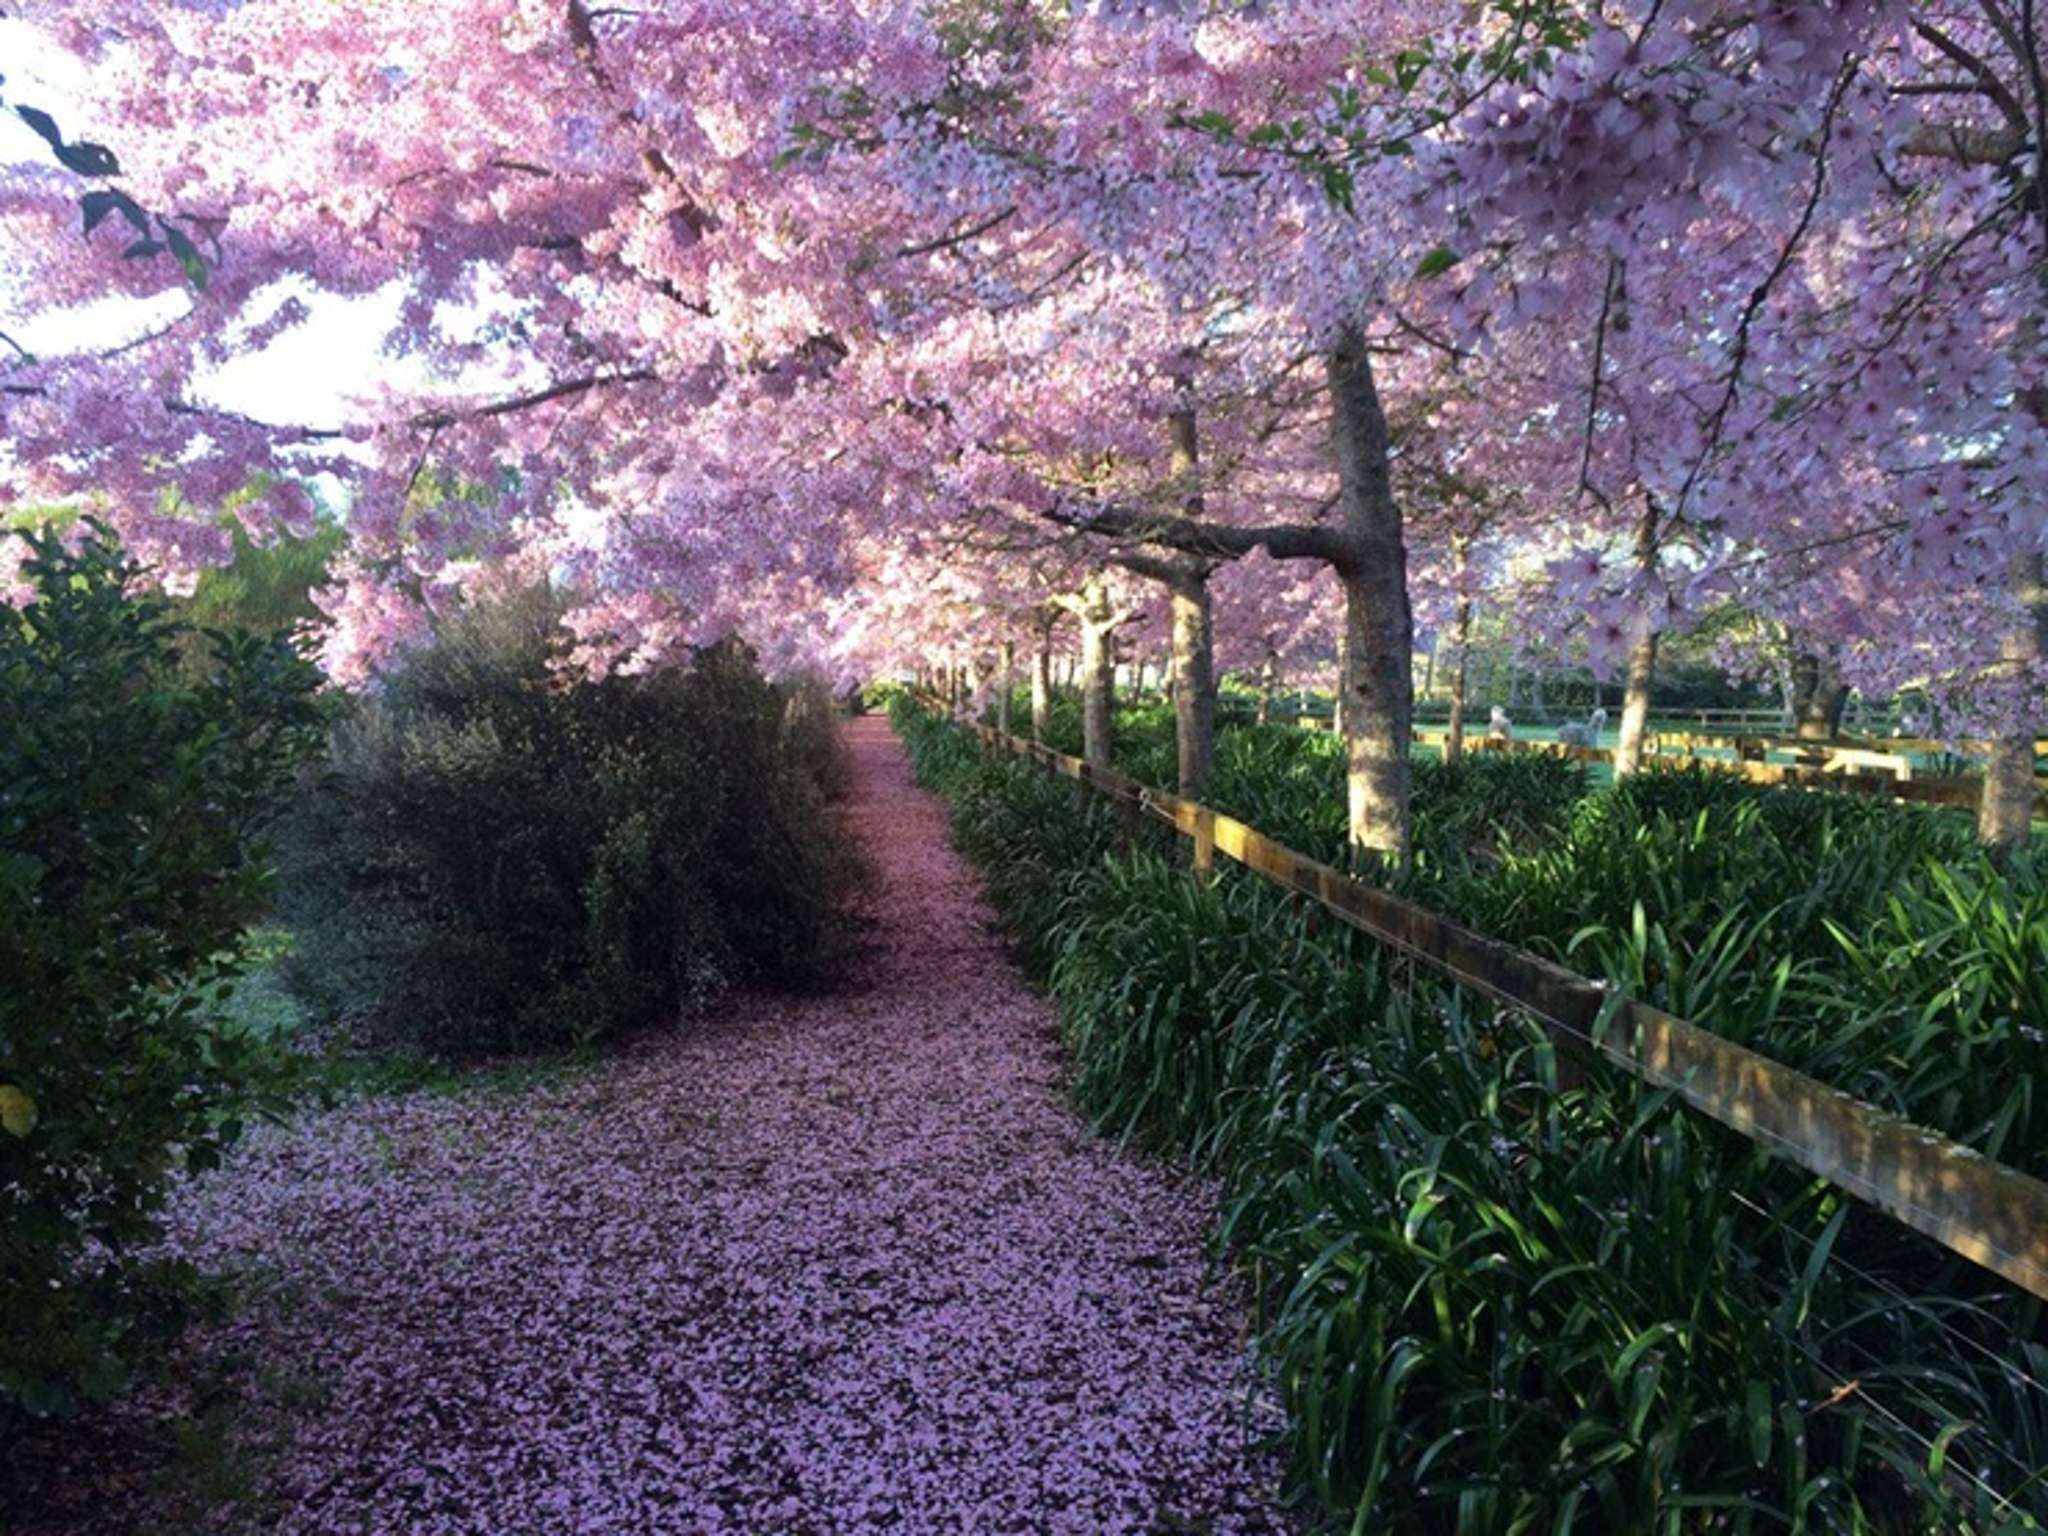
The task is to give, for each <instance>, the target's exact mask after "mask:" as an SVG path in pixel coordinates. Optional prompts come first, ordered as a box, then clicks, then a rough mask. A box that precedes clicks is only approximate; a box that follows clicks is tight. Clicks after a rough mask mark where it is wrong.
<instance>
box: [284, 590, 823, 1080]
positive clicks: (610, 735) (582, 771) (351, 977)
mask: <svg viewBox="0 0 2048 1536" xmlns="http://www.w3.org/2000/svg"><path fill="white" fill-rule="evenodd" d="M554 618H555V613H554V609H553V608H552V606H551V604H550V601H549V599H548V598H547V597H546V596H545V595H544V594H539V593H534V594H528V595H526V596H524V597H521V598H518V599H515V600H511V601H508V602H506V603H503V604H500V605H497V606H492V607H485V608H479V609H474V610H470V611H467V612H464V613H462V614H460V615H458V616H456V617H455V618H454V619H452V620H451V621H450V622H449V623H448V624H447V625H445V626H444V628H443V630H442V632H441V634H440V637H439V638H438V639H437V640H436V642H435V643H434V644H433V645H431V646H430V647H427V648H425V649H423V650H421V651H420V652H419V653H417V654H416V655H414V656H413V657H412V658H411V659H410V660H409V661H408V663H407V665H406V666H405V668H404V669H403V670H402V671H401V672H399V673H398V674H397V675H396V676H395V677H393V678H392V679H390V680H389V683H388V685H387V687H386V688H385V690H384V691H383V692H382V693H381V694H380V695H378V696H376V697H374V698H371V699H368V700H366V701H365V702H364V703H363V705H362V707H361V708H360V709H359V710H358V711H357V712H356V714H355V715H354V716H353V718H351V719H349V720H348V721H346V722H345V723H344V724H343V725H341V726H340V727H339V728H338V729H337V731H336V732H335V736H334V743H333V752H332V759H331V763H330V773H329V775H328V777H327V781H326V783H325V784H324V786H323V787H322V789H321V791H320V792H319V793H318V794H316V795H314V796H312V797H310V798H309V799H308V801H307V803H306V804H305V806H304V808H303V811H302V812H301V814H300V815H298V816H297V817H296V818H295V820H294V823H293V825H292V827H291V829H290V834H289V836H288V838H287V840H286V844H285V850H284V852H285V857H286V866H285V875H286V878H285V882H284V890H285V896H286V901H285V905H284V909H283V916H284V918H285V920H286V921H287V923H288V924H289V925H290V926H291V927H292V928H293V930H294V931H295V934H296V938H297V943H296V946H295V948H294V950H293V953H292V956H291V959H290V961H289V963H288V966H287V970H286V976H287V980H288V981H289V982H290V984H291V985H292V986H293V988H294V989H295V990H296V991H298V992H299V993H300V995H301V996H303V997H304V998H305V999H306V1000H307V1001H308V1002H309V1004H310V1005H311V1006H312V1007H313V1009H314V1010H315V1011H316V1012H317V1013H322V1014H327V1015H330V1016H331V1015H336V1014H345V1013H350V1012H354V1013H357V1014H358V1015H360V1016H362V1017H364V1018H365V1019H367V1020H368V1021H370V1022H371V1023H373V1024H374V1025H375V1026H377V1027H378V1028H380V1029H382V1030H384V1031H386V1032H395V1033H397V1034H401V1035H403V1036H405V1037H407V1039H408V1040H409V1041H410V1042H411V1043H414V1044H418V1045H422V1046H425V1047H427V1048H429V1049H434V1050H443V1051H450V1052H464V1053H467V1052H481V1051H492V1050H507V1049H515V1050H516V1049H529V1048H534V1047H541V1046H552V1045H559V1044H563V1043H569V1042H583V1041H588V1040H592V1039H595V1038H598V1037H601V1036H604V1035H607V1034H610V1033H613V1032H614V1031H617V1030H619V1029H621V1028H623V1027H625V1026H627V1025H630V1024H634V1023H638V1022H642V1021H646V1020H652V1019H658V1018H664V1017H671V1016H673V1015H675V1014H677V1013H678V1012H681V1011H683V1010H686V1009H688V1008H690V1007H693V1006H696V1005H700V1004H702V1003H703V1002H704V1001H706V1000H707V999H709V998H710V997H712V996H714V995H716V994H717V993H718V992H720V991H721V990H723V989H725V988H727V987H729V986H731V985H733V984H734V983H735V982H738V981H741V980H743V979H746V978H749V977H754V976H765V977H771V978H774V979H776V980H779V981H785V982H792V983H794V982H802V981H805V980H807V979H811V978H814V977H817V976H819V975H821V974H822V973H823V972H824V970H825V969H826V968H827V967H828V966H829V964H830V963H831V959H832V956H833V937H834V933H835V924H834V914H835V910H836V907H837V904H838V900H839V897H840V896H841V895H842V893H843V892H844V891H845V890H846V888H847V885H848V882H849V879H850V876H851V873H852V862H851V855H850V853H849V850H848V844H847V843H846V842H845V840H844V839H843V837H842V836H841V834H840V833H839V831H838V829H837V826H836V823H835V822H834V821H833V820H832V819H831V817H830V816H829V814H828V812H827V810H826V806H825V792H826V790H827V789H828V788H829V787H830V785H831V784H832V783H834V782H836V780H837V776H838V775H839V773H840V771H841V770H840V768H839V766H838V757H837V753H838V747H837V738H836V735H835V734H834V733H833V731H832V722H831V716H830V702H829V700H828V699H822V698H821V696H820V694H819V693H818V692H816V691H814V690H809V689H796V690H790V689H778V688H776V687H773V686H771V685H770V684H769V683H767V682H766V681H765V680H763V679H762V677H761V676H760V674H759V673H758V671H757V670H756V669H755V668H754V665H753V663H752V661H751V659H750V658H749V657H748V656H747V654H746V653H745V652H744V651H743V650H742V649H741V648H739V647H738V646H726V647H723V648H720V649H718V650H714V651H711V652H708V653H706V654H705V655H703V656H702V657H701V658H700V659H699V660H698V661H697V662H696V663H695V665H693V666H692V667H690V668H689V669H688V670H687V671H682V672H674V673H664V674H661V675H658V676H653V677H612V678H608V679H606V680H605V681H603V682H596V683H593V682H587V681H575V682H571V681H569V680H567V679H566V678H565V677H564V676H563V675H561V674H560V673H559V671H558V670H557V669H556V668H555V666H554V665H553V660H554V658H553V653H552V649H551V648H552V646H553V644H554V638H553V637H554V636H555V635H556V634H557V633H558V630H557V628H556V625H555V623H554Z"/></svg>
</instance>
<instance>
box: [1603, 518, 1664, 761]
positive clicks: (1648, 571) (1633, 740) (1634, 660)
mask: <svg viewBox="0 0 2048 1536" xmlns="http://www.w3.org/2000/svg"><path fill="white" fill-rule="evenodd" d="M1657 524H1658V517H1657V504H1656V502H1655V500H1653V499H1651V498H1648V497H1645V498H1644V505H1643V517H1642V521H1641V522H1640V523H1639V524H1638V525H1637V527H1636V564H1637V565H1638V566H1639V567H1640V568H1641V570H1642V572H1643V574H1644V575H1645V576H1649V575H1652V574H1654V573H1655V571H1656V569H1657V556H1658V553H1659V540H1658V528H1657ZM1638 623H1639V625H1640V628H1639V629H1638V630H1637V631H1636V636H1635V639H1634V640H1632V641H1631V642H1630V643H1629V648H1628V686H1627V687H1626V688H1625V689H1624V690H1623V691H1622V695H1621V735H1620V737H1619V739H1618V740H1616V742H1615V744H1614V776H1615V777H1616V778H1617V779H1619V778H1624V777H1626V776H1627V775H1629V774H1631V773H1634V772H1635V771H1636V770H1637V769H1639V768H1641V767H1642V766H1643V738H1644V737H1645V736H1647V735H1648V734H1649V729H1650V684H1651V683H1652V682H1653V681H1654V680H1655V679H1656V676H1657V631H1656V630H1654V629H1652V628H1651V627H1650V616H1649V614H1648V613H1647V612H1646V613H1644V614H1643V615H1642V616H1641V618H1640V619H1639V620H1638Z"/></svg>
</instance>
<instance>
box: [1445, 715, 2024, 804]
mask: <svg viewBox="0 0 2048 1536" xmlns="http://www.w3.org/2000/svg"><path fill="white" fill-rule="evenodd" d="M1444 734H1445V733H1444V732H1442V731H1427V730H1424V731H1416V732H1415V733H1414V737H1415V740H1416V741H1417V742H1420V743H1422V744H1424V745H1433V746H1441V745H1442V744H1443V738H1444ZM1646 745H1647V746H1648V748H1649V755H1650V756H1652V757H1683V758H1684V759H1685V760H1686V761H1688V762H1696V763H1699V764H1701V765H1702V766H1704V767H1709V768H1713V769H1715V770H1717V771H1720V772H1724V773H1731V774H1735V775H1737V776H1739V777H1741V778H1744V779H1747V780H1748V781H1749V782H1751V783H1752V784H1780V785H1787V786H1790V787H1792V788H1795V789H1838V790H1847V791H1849V792H1851V793H1855V794H1865V795H1881V796H1884V797H1885V798H1887V799H1891V800H1902V801H1910V802H1912V803H1914V804H1918V805H1952V806H1959V807H1963V808H1965V809H1969V810H1975V809H1976V807H1977V802H1978V800H1979V799H1980V798H1981V797H1982V796H1983V793H1984V781H1983V779H1982V778H1981V777H1979V776H1977V775H1975V774H1966V775H1961V776H1953V775H1951V776H1940V777H1937V776H1929V775H1922V776H1920V777H1917V778H1916V777H1914V770H1913V764H1912V761H1911V760H1910V759H1909V758H1907V757H1905V756H1904V755H1902V754H1900V753H1895V752H1873V751H1869V750H1867V749H1865V748H1861V747H1846V746H1839V745H1836V744H1834V743H1831V742H1816V741H1805V742H1800V741H1791V740H1785V741H1774V740H1770V739H1766V738H1762V737H1748V736H1734V737H1722V736H1705V737H1701V736H1671V735H1661V736H1655V737H1653V738H1652V739H1651V740H1650V741H1649V742H1648V743H1646ZM1465 747H1466V750H1467V751H1471V752H1535V753H1541V754H1544V755H1548V756H1552V757H1569V758H1573V759H1576V760H1577V761H1580V762H1587V763H1611V762H1613V761H1614V750H1613V748H1611V747H1580V746H1573V745H1569V744H1567V743H1565V742H1559V741H1525V740H1520V739H1509V740H1506V741H1502V740H1500V739H1498V738H1494V737H1487V736H1468V737H1467V738H1466V739H1465ZM1716 748H1718V749H1722V750H1727V751H1732V752H1733V753H1734V754H1735V755H1734V756H1733V757H1732V758H1731V757H1702V756H1700V752H1701V751H1702V750H1703V749H1707V750H1711V749H1716ZM1774 751H1800V752H1802V753H1803V754H1804V756H1805V758H1806V761H1803V762H1792V763H1773V762H1770V761H1768V760H1767V759H1766V757H1765V754H1766V753H1767V752H1774ZM2034 814H2035V816H2037V817H2043V818H2048V785H2041V784H2040V783H2039V782H2038V781H2037V785H2036V794H2035V803H2034Z"/></svg>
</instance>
